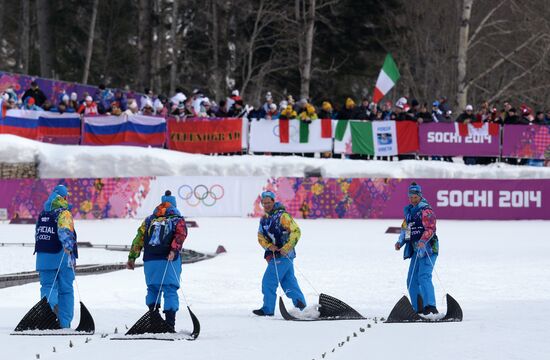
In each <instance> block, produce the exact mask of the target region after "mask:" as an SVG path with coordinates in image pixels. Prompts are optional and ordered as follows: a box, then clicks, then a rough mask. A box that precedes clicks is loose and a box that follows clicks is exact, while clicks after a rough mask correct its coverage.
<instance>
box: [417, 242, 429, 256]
mask: <svg viewBox="0 0 550 360" xmlns="http://www.w3.org/2000/svg"><path fill="white" fill-rule="evenodd" d="M416 253H417V254H418V257H421V258H423V257H424V256H426V255H427V254H428V250H427V249H426V244H425V243H424V242H422V241H419V242H418V243H417V245H416Z"/></svg>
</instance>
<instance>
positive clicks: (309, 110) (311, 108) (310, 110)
mask: <svg viewBox="0 0 550 360" xmlns="http://www.w3.org/2000/svg"><path fill="white" fill-rule="evenodd" d="M306 112H307V114H308V115H313V114H315V107H314V106H313V105H311V104H307V105H306Z"/></svg>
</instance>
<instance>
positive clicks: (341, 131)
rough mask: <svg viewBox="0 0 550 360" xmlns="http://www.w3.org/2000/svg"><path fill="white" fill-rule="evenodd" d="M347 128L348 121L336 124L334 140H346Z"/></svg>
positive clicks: (339, 121)
mask: <svg viewBox="0 0 550 360" xmlns="http://www.w3.org/2000/svg"><path fill="white" fill-rule="evenodd" d="M347 128H348V120H338V122H337V123H336V130H335V134H334V138H335V139H336V140H338V141H342V140H343V139H344V135H345V134H346V129H347Z"/></svg>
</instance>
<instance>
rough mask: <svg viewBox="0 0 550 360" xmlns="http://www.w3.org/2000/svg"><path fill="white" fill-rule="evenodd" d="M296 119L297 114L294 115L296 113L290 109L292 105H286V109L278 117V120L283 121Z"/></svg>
mask: <svg viewBox="0 0 550 360" xmlns="http://www.w3.org/2000/svg"><path fill="white" fill-rule="evenodd" d="M297 117H298V114H296V111H294V109H293V108H292V105H290V104H288V105H287V106H286V108H284V109H283V111H281V114H280V115H279V119H283V120H292V119H296V118H297Z"/></svg>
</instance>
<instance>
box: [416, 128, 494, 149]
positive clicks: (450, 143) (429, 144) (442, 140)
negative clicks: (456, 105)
mask: <svg viewBox="0 0 550 360" xmlns="http://www.w3.org/2000/svg"><path fill="white" fill-rule="evenodd" d="M469 130H471V131H469ZM418 133H419V142H420V155H440V156H499V154H500V136H499V134H498V132H497V133H493V132H492V131H491V132H490V131H489V128H488V127H487V128H483V129H475V131H474V128H472V129H470V128H469V127H466V128H465V129H461V128H460V127H459V124H457V123H427V124H426V123H425V124H420V126H419V132H418ZM463 135H465V136H463Z"/></svg>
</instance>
